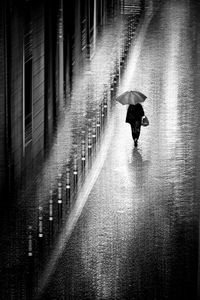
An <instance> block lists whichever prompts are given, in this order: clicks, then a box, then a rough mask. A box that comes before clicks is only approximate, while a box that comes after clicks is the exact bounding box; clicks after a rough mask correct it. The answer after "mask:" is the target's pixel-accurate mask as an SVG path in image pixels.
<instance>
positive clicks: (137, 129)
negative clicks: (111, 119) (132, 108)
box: [131, 121, 141, 147]
mask: <svg viewBox="0 0 200 300" xmlns="http://www.w3.org/2000/svg"><path fill="white" fill-rule="evenodd" d="M140 128H141V124H140V122H139V121H136V122H135V123H134V124H131V130H132V137H133V140H134V145H135V147H137V143H138V139H139V136H140Z"/></svg>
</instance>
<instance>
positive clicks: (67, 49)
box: [0, 0, 120, 190]
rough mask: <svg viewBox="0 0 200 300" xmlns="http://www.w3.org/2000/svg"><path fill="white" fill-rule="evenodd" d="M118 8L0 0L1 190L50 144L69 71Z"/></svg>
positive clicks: (115, 3)
mask: <svg viewBox="0 0 200 300" xmlns="http://www.w3.org/2000/svg"><path fill="white" fill-rule="evenodd" d="M119 11H120V1H119V0H111V1H110V0H74V1H65V0H59V1H55V0H51V1H47V0H42V1H39V0H35V1H33V0H17V1H16V0H10V1H6V0H3V1H1V3H0V13H1V18H0V42H1V47H0V77H1V81H0V114H1V116H0V182H1V190H3V189H9V190H13V187H14V186H15V187H16V186H17V187H19V186H20V184H21V180H22V178H25V179H26V180H27V182H28V181H29V180H30V181H31V179H32V176H33V174H35V171H36V169H37V166H39V165H40V163H41V162H42V161H43V160H44V159H45V155H46V154H47V153H48V151H49V150H50V148H51V144H52V140H53V132H54V128H55V126H56V122H57V120H58V118H59V117H60V112H61V111H62V108H63V106H65V105H67V98H68V97H70V92H71V88H72V78H73V74H75V73H76V72H79V71H80V68H83V67H84V64H85V62H86V61H87V60H88V59H92V57H93V55H94V54H95V47H96V39H97V38H98V35H99V34H101V29H102V27H103V26H104V25H105V24H106V23H107V22H108V17H109V20H110V16H112V15H113V16H114V15H115V14H116V12H119ZM47 155H48V154H47Z"/></svg>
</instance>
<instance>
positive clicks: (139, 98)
mask: <svg viewBox="0 0 200 300" xmlns="http://www.w3.org/2000/svg"><path fill="white" fill-rule="evenodd" d="M146 98H147V97H146V96H145V95H144V94H142V93H140V92H138V91H127V92H125V93H123V94H121V95H120V96H118V97H117V98H116V101H118V102H119V103H121V104H123V105H126V104H132V105H135V104H137V103H141V102H144V101H145V99H146Z"/></svg>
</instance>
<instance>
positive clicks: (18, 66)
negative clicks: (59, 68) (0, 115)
mask: <svg viewBox="0 0 200 300" xmlns="http://www.w3.org/2000/svg"><path fill="white" fill-rule="evenodd" d="M20 9H21V7H20V6H18V5H15V3H14V2H13V3H12V7H10V9H9V8H8V15H7V17H8V19H7V22H8V24H7V29H8V30H7V41H8V43H7V66H8V85H7V94H8V99H7V106H8V115H7V116H6V117H7V123H8V128H10V130H9V132H8V135H9V136H8V139H10V140H11V142H10V144H9V149H8V150H9V151H10V152H11V155H10V157H9V162H8V163H9V165H10V177H14V178H16V177H19V176H20V174H21V171H22V164H23V64H22V62H23V47H22V45H23V19H22V16H21V12H20ZM12 179H13V178H12ZM11 181H12V180H11Z"/></svg>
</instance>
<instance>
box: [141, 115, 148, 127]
mask: <svg viewBox="0 0 200 300" xmlns="http://www.w3.org/2000/svg"><path fill="white" fill-rule="evenodd" d="M141 125H142V126H148V125H149V120H148V118H147V116H143V117H142V121H141Z"/></svg>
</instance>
